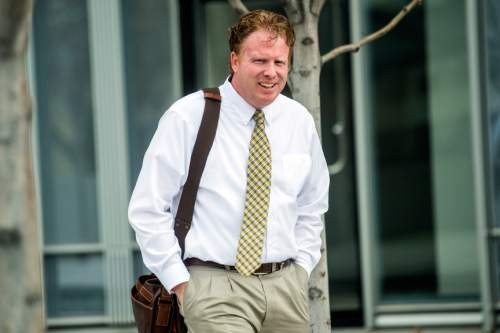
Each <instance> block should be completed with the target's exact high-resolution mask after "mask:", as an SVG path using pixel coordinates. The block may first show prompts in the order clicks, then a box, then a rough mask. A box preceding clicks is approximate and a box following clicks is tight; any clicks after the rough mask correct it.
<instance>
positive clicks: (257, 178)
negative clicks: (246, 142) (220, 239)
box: [236, 110, 271, 276]
mask: <svg viewBox="0 0 500 333" xmlns="http://www.w3.org/2000/svg"><path fill="white" fill-rule="evenodd" d="M253 119H254V120H255V127H254V129H253V132H252V139H251V140H250V151H249V155H248V169H247V191H246V198H245V210H244V212H243V224H242V226H241V232H240V241H239V245H238V251H237V254H236V269H237V270H238V272H240V274H241V275H243V276H249V275H250V274H252V273H253V272H255V270H257V269H258V268H259V267H260V265H261V257H262V247H263V245H264V234H265V231H266V222H267V214H268V211H269V195H270V192H271V147H270V146H269V141H268V140H267V136H266V132H265V131H264V128H265V124H264V113H263V112H262V110H256V111H255V113H254V115H253Z"/></svg>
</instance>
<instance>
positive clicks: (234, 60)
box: [229, 51, 240, 73]
mask: <svg viewBox="0 0 500 333" xmlns="http://www.w3.org/2000/svg"><path fill="white" fill-rule="evenodd" d="M229 64H230V66H231V69H232V72H233V73H234V72H237V71H238V67H239V65H240V59H239V58H238V55H237V54H236V52H234V51H232V52H231V55H230V58H229Z"/></svg>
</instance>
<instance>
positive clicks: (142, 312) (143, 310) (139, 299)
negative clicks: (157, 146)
mask: <svg viewBox="0 0 500 333" xmlns="http://www.w3.org/2000/svg"><path fill="white" fill-rule="evenodd" d="M203 94H204V96H205V109H204V111H203V118H202V120H201V125H200V128H199V130H198V134H197V136H196V141H195V144H194V147H193V151H192V153H191V162H190V164H189V172H188V177H187V180H186V183H185V184H184V188H183V190H182V194H181V200H180V202H179V207H178V209H177V214H176V216H175V224H174V230H175V235H176V236H177V239H178V241H179V245H180V247H181V251H182V256H184V249H185V248H184V241H185V238H186V235H187V233H188V231H189V228H191V220H192V218H193V212H194V204H195V201H196V194H197V193H198V187H199V185H200V179H201V175H202V173H203V169H204V168H205V164H206V162H207V157H208V153H209V152H210V149H211V148H212V144H213V141H214V138H215V132H216V131H217V123H218V121H219V114H220V104H221V97H220V92H219V89H218V88H206V89H203ZM131 299H132V309H133V312H134V317H135V323H136V325H137V329H138V332H139V333H185V332H187V328H186V325H185V324H184V318H183V317H182V315H181V314H180V313H179V307H178V305H177V304H178V303H177V299H176V296H175V295H173V294H170V293H168V291H167V290H165V288H164V287H163V285H162V284H161V282H160V280H158V278H157V277H156V276H155V275H154V274H149V275H142V276H140V277H139V278H138V279H137V281H136V283H135V285H134V286H133V287H132V290H131Z"/></svg>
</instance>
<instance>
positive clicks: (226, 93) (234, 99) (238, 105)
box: [219, 77, 280, 126]
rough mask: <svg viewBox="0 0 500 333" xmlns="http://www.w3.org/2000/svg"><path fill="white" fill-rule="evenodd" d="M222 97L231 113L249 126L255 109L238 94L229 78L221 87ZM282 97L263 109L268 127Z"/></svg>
mask: <svg viewBox="0 0 500 333" xmlns="http://www.w3.org/2000/svg"><path fill="white" fill-rule="evenodd" d="M219 89H220V91H221V95H222V103H223V104H225V105H226V106H227V107H228V109H229V110H230V112H231V113H232V114H233V115H234V116H235V117H236V118H237V119H238V121H240V122H241V123H242V124H243V125H245V126H247V125H248V123H249V122H250V121H251V120H252V117H253V114H254V113H255V108H254V107H253V106H251V105H250V104H248V103H247V101H245V99H243V97H241V96H240V94H238V92H237V91H236V90H235V89H234V87H233V85H232V84H231V82H229V77H228V78H227V79H226V81H224V83H223V84H222V85H221V86H220V87H219ZM279 98H280V95H278V97H277V98H276V99H275V100H274V101H273V102H272V103H271V104H269V105H267V106H265V107H263V108H262V111H263V112H264V116H265V122H266V126H269V125H271V123H272V120H273V118H274V116H275V115H276V112H277V111H278V109H277V108H276V104H277V100H278V99H279Z"/></svg>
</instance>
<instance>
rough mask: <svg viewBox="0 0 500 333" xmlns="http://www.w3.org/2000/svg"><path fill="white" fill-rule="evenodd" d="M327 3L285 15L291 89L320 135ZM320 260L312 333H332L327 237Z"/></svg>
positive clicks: (312, 286)
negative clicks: (291, 40) (290, 42)
mask: <svg viewBox="0 0 500 333" xmlns="http://www.w3.org/2000/svg"><path fill="white" fill-rule="evenodd" d="M323 4H324V1H313V0H303V1H293V0H292V1H287V2H286V5H285V11H286V12H287V15H288V18H289V20H290V22H291V24H292V26H293V29H294V31H295V37H296V42H295V46H294V49H293V66H292V69H291V71H290V74H289V76H288V85H289V87H290V90H291V92H292V96H293V98H294V99H295V100H297V101H298V102H300V103H302V104H303V105H304V106H305V107H306V108H307V109H308V110H309V112H310V113H311V115H312V116H313V118H314V122H315V124H316V129H317V131H318V134H319V135H321V110H320V105H321V104H320V94H319V84H320V74H321V55H320V51H319V38H318V19H319V13H320V12H321V8H322V6H323ZM321 240H322V244H321V259H320V261H319V263H318V265H317V266H316V268H315V269H314V271H313V272H312V274H311V278H310V279H309V310H310V311H309V313H310V317H311V320H310V326H311V332H313V333H330V332H331V321H330V301H329V291H328V268H327V261H326V239H325V233H324V232H323V233H322V235H321Z"/></svg>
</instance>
